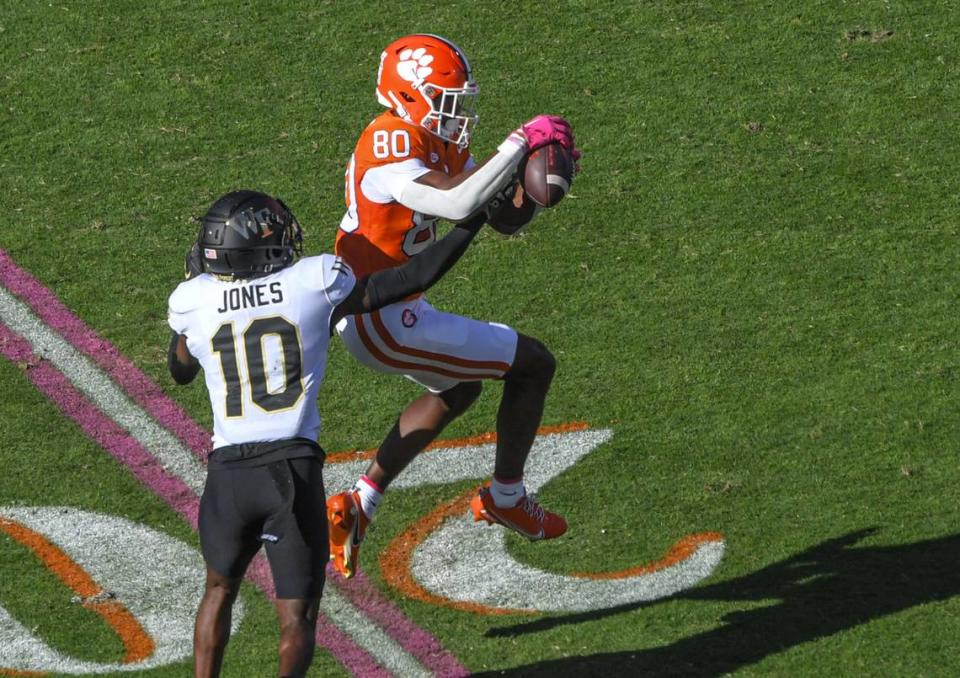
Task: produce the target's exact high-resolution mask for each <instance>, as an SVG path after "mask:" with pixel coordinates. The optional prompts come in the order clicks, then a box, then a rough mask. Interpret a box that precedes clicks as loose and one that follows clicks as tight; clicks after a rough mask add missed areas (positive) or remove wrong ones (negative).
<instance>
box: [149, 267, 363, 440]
mask: <svg viewBox="0 0 960 678" xmlns="http://www.w3.org/2000/svg"><path fill="white" fill-rule="evenodd" d="M355 285H356V278H355V277H354V274H353V271H352V270H351V269H350V267H349V266H347V264H346V263H345V262H344V261H343V260H341V259H340V258H339V257H335V256H333V255H330V254H323V255H321V256H317V257H305V258H303V259H301V260H300V261H298V262H296V263H295V264H292V265H291V266H287V267H286V268H283V269H281V270H280V271H277V272H276V273H272V274H270V275H266V276H263V277H260V278H252V279H246V280H236V281H226V280H223V279H220V278H216V277H214V276H212V275H209V274H204V275H200V276H197V277H196V278H193V279H191V280H187V281H184V282H182V283H180V285H179V286H178V287H177V289H176V290H174V292H173V294H171V295H170V301H169V311H168V323H169V324H170V327H171V328H172V329H173V331H174V332H176V333H177V334H182V335H185V336H186V338H187V348H188V349H189V351H190V354H191V355H193V356H194V357H195V358H196V359H197V360H198V361H200V366H201V367H202V368H203V374H204V378H205V380H206V383H207V391H208V392H209V394H210V406H211V408H212V410H213V447H214V449H216V448H219V447H223V446H225V445H237V444H241V443H251V442H262V441H271V440H285V439H288V438H308V439H310V440H314V441H315V440H317V435H318V434H319V432H320V412H319V411H318V409H317V394H318V392H319V389H320V384H321V383H322V382H323V374H324V370H325V368H326V364H327V347H328V344H329V342H330V317H331V315H332V314H333V310H334V308H335V307H336V306H337V305H338V304H339V303H341V302H342V301H343V300H344V299H345V298H346V297H347V295H349V294H350V292H351V291H352V290H353V288H354V286H355Z"/></svg>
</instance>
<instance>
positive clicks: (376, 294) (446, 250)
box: [330, 214, 486, 327]
mask: <svg viewBox="0 0 960 678" xmlns="http://www.w3.org/2000/svg"><path fill="white" fill-rule="evenodd" d="M485 220H486V216H485V215H483V214H481V215H478V216H476V217H474V218H472V219H469V220H468V221H466V222H463V223H460V224H457V225H456V226H454V227H453V229H452V230H451V231H450V232H449V233H448V234H447V235H446V236H444V237H443V238H442V239H440V240H438V241H437V242H435V243H433V244H432V245H430V247H428V248H427V249H425V250H424V251H423V252H421V253H420V254H418V255H416V256H414V257H411V258H410V259H408V260H407V261H406V262H404V263H403V264H401V265H400V266H395V267H394V268H387V269H383V270H381V271H376V272H375V273H372V274H371V275H369V276H367V277H366V278H363V279H362V280H358V281H357V284H356V285H355V286H354V288H353V290H352V291H351V292H350V294H348V295H347V296H346V297H345V298H344V300H343V301H342V302H340V303H339V304H338V305H337V307H336V308H335V309H334V311H333V316H332V318H331V320H330V326H331V327H333V326H334V325H336V324H337V323H338V322H340V319H341V318H343V317H344V316H348V315H355V314H357V313H368V312H370V311H375V310H377V309H378V308H383V307H384V306H387V305H388V304H392V303H394V302H395V301H400V300H401V299H405V298H406V297H409V296H410V295H411V294H416V293H418V292H424V291H426V290H427V289H429V288H430V287H432V286H433V284H434V283H436V282H437V281H438V280H439V279H440V278H442V277H443V275H444V273H446V272H447V271H449V270H450V267H451V266H453V265H454V264H455V263H457V260H458V259H460V257H461V256H463V253H464V252H465V251H466V250H467V246H468V245H469V244H470V242H471V241H472V240H473V237H474V236H475V235H476V234H477V231H479V230H480V228H481V227H482V226H483V224H484V223H485Z"/></svg>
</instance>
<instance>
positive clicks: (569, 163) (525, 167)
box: [520, 143, 577, 207]
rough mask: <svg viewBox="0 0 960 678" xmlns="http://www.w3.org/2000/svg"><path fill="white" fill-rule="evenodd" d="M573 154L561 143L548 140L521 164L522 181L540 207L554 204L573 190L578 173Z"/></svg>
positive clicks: (526, 192)
mask: <svg viewBox="0 0 960 678" xmlns="http://www.w3.org/2000/svg"><path fill="white" fill-rule="evenodd" d="M576 171H577V170H576V162H575V161H574V159H573V155H571V153H570V152H569V151H568V150H567V149H566V148H564V147H563V146H561V145H560V144H556V143H554V144H547V145H546V146H541V147H540V148H538V149H536V150H534V151H532V152H531V153H529V154H528V155H527V157H526V158H525V159H524V160H523V163H522V167H521V168H520V177H521V181H520V185H521V186H522V187H523V191H524V193H525V194H526V195H528V196H529V197H530V199H531V200H532V201H533V202H535V203H536V204H538V205H540V206H541V207H553V206H554V205H556V204H557V203H558V202H560V201H561V200H562V199H563V196H565V195H566V194H567V191H569V190H570V184H572V183H573V176H574V174H576Z"/></svg>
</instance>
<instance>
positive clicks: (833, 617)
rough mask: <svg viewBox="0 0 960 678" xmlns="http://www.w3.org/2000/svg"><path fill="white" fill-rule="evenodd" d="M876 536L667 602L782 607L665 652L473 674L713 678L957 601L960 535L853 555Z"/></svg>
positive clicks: (557, 620)
mask: <svg viewBox="0 0 960 678" xmlns="http://www.w3.org/2000/svg"><path fill="white" fill-rule="evenodd" d="M876 531H877V530H876V529H868V530H861V531H857V532H851V533H850V534H847V535H844V536H842V537H838V538H837V539H831V540H829V541H825V542H823V543H822V544H819V545H818V546H815V547H813V548H811V549H809V550H807V551H804V552H802V553H799V554H797V555H796V556H794V557H792V558H789V559H787V560H784V561H781V562H779V563H776V564H774V565H771V566H769V567H766V568H764V569H762V570H758V571H757V572H754V573H752V574H748V575H746V576H743V577H740V578H738V579H734V580H732V581H726V582H722V583H719V584H714V585H712V586H704V587H701V588H697V589H693V590H691V591H686V592H684V593H681V594H678V595H677V596H674V597H673V598H670V599H669V600H676V599H678V598H679V599H684V600H706V601H770V600H773V601H779V602H774V603H772V604H770V605H768V606H766V607H762V608H758V609H751V610H744V611H740V612H732V613H730V614H727V615H726V616H725V617H724V618H723V624H722V625H721V626H718V627H716V628H714V629H711V630H709V631H704V632H703V633H700V634H697V635H694V636H690V637H688V638H681V639H679V640H676V641H675V642H673V643H672V644H670V645H664V646H661V647H654V648H650V649H638V650H630V651H624V652H610V653H601V654H594V655H587V656H579V657H568V658H566V659H554V660H549V661H544V662H538V663H535V664H530V665H527V666H519V667H516V668H512V669H506V670H503V671H492V672H488V673H480V674H475V675H481V676H482V675H490V676H493V675H497V676H504V675H506V676H521V675H522V676H571V675H576V676H578V678H583V677H584V676H601V675H602V676H608V677H609V676H624V675H629V676H644V675H656V676H662V675H684V676H719V675H722V674H725V673H729V672H731V671H735V670H737V669H739V668H742V667H744V666H749V665H751V664H754V663H756V662H758V661H760V660H761V659H763V658H764V657H767V656H769V655H773V654H777V653H778V652H782V651H784V650H787V649H789V648H791V647H794V646H795V645H799V644H801V643H806V642H809V641H811V640H816V639H818V638H822V637H825V636H830V635H832V634H834V633H837V632H839V631H843V630H844V629H848V628H851V627H853V626H857V625H858V624H863V623H865V622H868V621H870V620H871V619H876V618H878V617H882V616H884V615H888V614H892V613H894V612H899V611H900V610H904V609H907V608H910V607H913V606H915V605H922V604H924V603H929V602H933V601H938V600H944V599H946V598H950V597H952V596H955V595H957V594H960V568H958V567H957V563H956V560H957V554H958V553H960V535H951V536H949V537H942V538H939V539H931V540H929V541H921V542H917V543H914V544H901V545H897V546H877V547H864V548H855V545H856V544H857V543H858V542H859V541H860V540H862V539H864V538H865V537H867V536H870V535H871V534H874V533H875V532H876ZM656 604H657V603H656V602H654V603H638V604H636V605H632V606H622V607H619V608H614V609H609V610H599V611H595V612H589V613H581V614H576V615H567V616H563V617H551V618H545V619H539V620H536V621H533V622H527V623H523V624H518V625H515V626H511V627H500V628H495V629H491V630H490V631H489V632H488V634H487V635H488V636H517V635H522V634H524V633H531V632H535V631H542V630H546V629H549V628H552V627H555V626H560V625H563V624H570V623H579V622H584V621H591V620H596V619H601V618H603V617H606V616H609V615H612V614H620V613H624V612H627V611H631V610H638V609H641V608H644V607H651V606H653V605H656Z"/></svg>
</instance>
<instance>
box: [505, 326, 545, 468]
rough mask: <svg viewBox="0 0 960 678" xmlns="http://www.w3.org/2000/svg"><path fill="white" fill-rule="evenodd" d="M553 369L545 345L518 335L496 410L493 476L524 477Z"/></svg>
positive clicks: (523, 335)
mask: <svg viewBox="0 0 960 678" xmlns="http://www.w3.org/2000/svg"><path fill="white" fill-rule="evenodd" d="M556 368H557V362H556V360H555V359H554V357H553V354H552V353H551V352H550V350H549V349H548V348H547V347H546V346H544V345H543V344H542V343H541V342H539V341H538V340H536V339H534V338H532V337H528V336H526V335H525V334H518V336H517V353H516V356H515V357H514V360H513V364H512V365H511V366H510V369H509V370H507V373H506V375H504V377H503V397H502V398H501V400H500V407H499V409H498V410H497V458H496V464H495V465H494V469H493V473H494V475H495V476H496V477H499V478H502V479H512V478H514V479H519V478H522V477H523V469H524V466H526V463H527V455H529V454H530V448H531V447H532V446H533V441H534V439H535V438H536V436H537V429H538V428H539V427H540V421H541V420H542V419H543V406H544V403H545V402H546V399H547V391H549V390H550V383H551V382H552V381H553V374H554V372H555V371H556Z"/></svg>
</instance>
